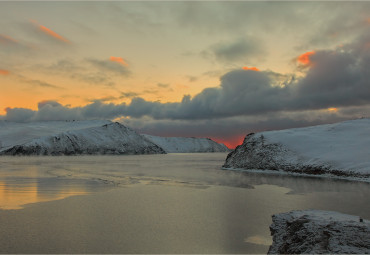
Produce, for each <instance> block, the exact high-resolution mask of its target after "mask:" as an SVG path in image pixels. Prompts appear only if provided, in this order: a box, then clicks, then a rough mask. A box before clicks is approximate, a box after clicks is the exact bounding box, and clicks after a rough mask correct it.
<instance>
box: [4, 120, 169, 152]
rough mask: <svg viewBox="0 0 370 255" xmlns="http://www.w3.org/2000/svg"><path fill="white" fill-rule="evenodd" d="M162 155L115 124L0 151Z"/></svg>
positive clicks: (58, 135)
mask: <svg viewBox="0 0 370 255" xmlns="http://www.w3.org/2000/svg"><path fill="white" fill-rule="evenodd" d="M156 153H165V152H164V150H163V149H162V148H160V147H158V146H157V145H155V144H153V143H152V142H150V141H149V140H147V139H146V138H144V137H143V136H141V135H139V134H137V133H136V132H135V131H133V130H132V129H129V128H127V127H125V126H123V125H121V124H119V123H109V124H105V125H103V126H98V127H89V128H82V129H77V130H71V131H66V132H62V133H59V134H55V135H50V136H42V137H39V138H35V139H33V140H31V141H29V142H26V143H24V144H21V145H15V146H13V147H11V148H7V149H3V150H1V151H0V154H2V155H79V154H156Z"/></svg>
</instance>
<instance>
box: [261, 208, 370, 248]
mask: <svg viewBox="0 0 370 255" xmlns="http://www.w3.org/2000/svg"><path fill="white" fill-rule="evenodd" d="M272 220H273V223H272V225H271V226H270V231H271V235H272V236H273V244H272V245H271V246H270V249H269V251H268V253H269V254H323V253H325V254H333V253H335V254H339V253H341V254H364V253H370V222H369V221H368V220H363V219H361V218H360V217H358V216H352V215H346V214H341V213H337V212H329V211H319V210H307V211H292V212H288V213H281V214H276V215H273V216H272Z"/></svg>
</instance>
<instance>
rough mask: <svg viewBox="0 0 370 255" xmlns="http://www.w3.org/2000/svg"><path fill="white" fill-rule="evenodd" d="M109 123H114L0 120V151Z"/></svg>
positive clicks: (100, 121) (105, 121)
mask: <svg viewBox="0 0 370 255" xmlns="http://www.w3.org/2000/svg"><path fill="white" fill-rule="evenodd" d="M109 123H112V122H111V121H109V120H88V121H38V122H27V123H19V122H10V121H3V120H0V151H1V150H4V149H7V148H11V147H13V146H15V145H20V144H24V143H27V142H30V141H32V140H33V139H35V138H40V137H42V136H50V135H55V134H58V133H61V132H66V131H72V130H78V129H84V128H90V127H99V126H103V125H105V124H109Z"/></svg>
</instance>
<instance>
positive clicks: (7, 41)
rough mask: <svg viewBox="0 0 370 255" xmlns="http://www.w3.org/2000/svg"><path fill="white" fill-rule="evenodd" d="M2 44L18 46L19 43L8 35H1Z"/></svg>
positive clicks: (0, 42) (0, 41)
mask: <svg viewBox="0 0 370 255" xmlns="http://www.w3.org/2000/svg"><path fill="white" fill-rule="evenodd" d="M0 44H3V45H16V44H18V41H17V40H15V39H14V38H12V37H10V36H8V35H2V34H0Z"/></svg>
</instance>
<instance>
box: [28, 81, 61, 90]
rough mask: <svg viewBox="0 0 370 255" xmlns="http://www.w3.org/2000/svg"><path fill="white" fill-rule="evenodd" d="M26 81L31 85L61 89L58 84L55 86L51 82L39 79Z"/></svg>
mask: <svg viewBox="0 0 370 255" xmlns="http://www.w3.org/2000/svg"><path fill="white" fill-rule="evenodd" d="M27 82H28V83H30V84H32V85H36V86H40V87H44V88H53V89H63V88H62V87H59V86H56V85H53V84H50V83H47V82H44V81H40V80H28V81H27Z"/></svg>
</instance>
